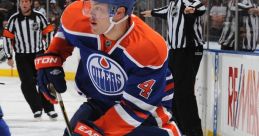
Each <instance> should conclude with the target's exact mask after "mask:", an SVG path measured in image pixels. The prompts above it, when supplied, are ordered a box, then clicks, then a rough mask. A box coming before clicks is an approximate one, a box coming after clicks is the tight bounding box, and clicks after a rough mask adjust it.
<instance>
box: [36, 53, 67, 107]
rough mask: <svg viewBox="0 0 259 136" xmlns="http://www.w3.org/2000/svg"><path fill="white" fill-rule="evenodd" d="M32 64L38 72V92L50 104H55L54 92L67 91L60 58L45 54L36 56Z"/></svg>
mask: <svg viewBox="0 0 259 136" xmlns="http://www.w3.org/2000/svg"><path fill="white" fill-rule="evenodd" d="M34 62H35V67H36V69H37V70H38V73H37V81H38V85H39V90H40V91H41V92H42V93H43V95H44V97H45V98H46V99H47V100H49V101H50V102H51V103H52V104H57V103H58V102H57V100H56V91H57V92H58V93H63V92H65V91H66V89H67V86H66V81H65V74H64V70H63V68H62V60H61V58H60V57H59V56H58V55H56V54H51V53H47V54H43V55H39V56H37V57H36V58H35V60H34ZM55 90H56V91H55Z"/></svg>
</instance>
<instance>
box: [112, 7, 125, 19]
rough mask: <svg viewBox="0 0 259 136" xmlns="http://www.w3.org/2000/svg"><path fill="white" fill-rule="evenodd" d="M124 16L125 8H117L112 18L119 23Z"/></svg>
mask: <svg viewBox="0 0 259 136" xmlns="http://www.w3.org/2000/svg"><path fill="white" fill-rule="evenodd" d="M125 15H126V8H125V7H119V8H118V9H117V11H116V14H115V16H114V21H119V20H121V19H122V18H123V17H125Z"/></svg>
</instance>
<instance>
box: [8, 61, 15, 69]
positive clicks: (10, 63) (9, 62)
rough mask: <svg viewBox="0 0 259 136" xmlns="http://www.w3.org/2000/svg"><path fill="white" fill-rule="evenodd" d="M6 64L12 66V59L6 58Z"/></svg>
mask: <svg viewBox="0 0 259 136" xmlns="http://www.w3.org/2000/svg"><path fill="white" fill-rule="evenodd" d="M7 64H8V65H9V66H10V67H12V68H13V67H14V61H13V59H8V60H7Z"/></svg>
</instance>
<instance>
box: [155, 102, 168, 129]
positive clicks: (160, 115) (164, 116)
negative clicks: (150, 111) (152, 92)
mask: <svg viewBox="0 0 259 136" xmlns="http://www.w3.org/2000/svg"><path fill="white" fill-rule="evenodd" d="M154 117H155V119H156V121H157V124H158V126H159V127H162V126H163V125H164V124H166V123H168V122H169V120H170V118H171V117H172V115H171V114H170V113H169V112H168V111H167V110H166V109H165V108H164V107H162V106H159V107H158V108H157V109H156V112H155V114H154Z"/></svg>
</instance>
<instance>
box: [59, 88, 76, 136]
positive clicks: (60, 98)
mask: <svg viewBox="0 0 259 136" xmlns="http://www.w3.org/2000/svg"><path fill="white" fill-rule="evenodd" d="M57 97H58V101H59V106H60V109H61V111H62V114H63V117H64V119H65V122H66V125H67V132H68V134H69V136H72V128H71V126H70V124H69V119H68V116H67V112H66V109H65V105H64V102H63V100H62V97H61V95H60V94H59V93H57Z"/></svg>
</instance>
